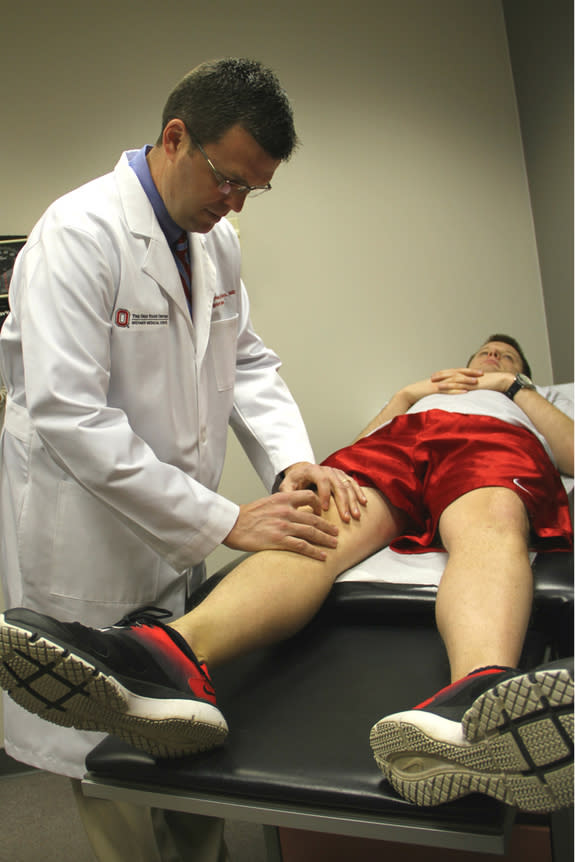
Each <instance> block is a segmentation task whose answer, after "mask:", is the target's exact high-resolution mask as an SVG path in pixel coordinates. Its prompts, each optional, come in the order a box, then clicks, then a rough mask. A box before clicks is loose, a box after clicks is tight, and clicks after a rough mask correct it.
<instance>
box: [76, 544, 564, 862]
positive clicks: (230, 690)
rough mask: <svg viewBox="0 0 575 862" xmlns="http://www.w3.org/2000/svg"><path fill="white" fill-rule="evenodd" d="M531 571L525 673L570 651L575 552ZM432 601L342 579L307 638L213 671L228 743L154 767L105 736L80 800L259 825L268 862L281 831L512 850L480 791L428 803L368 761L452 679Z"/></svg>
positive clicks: (498, 812) (556, 818)
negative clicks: (380, 736) (384, 723)
mask: <svg viewBox="0 0 575 862" xmlns="http://www.w3.org/2000/svg"><path fill="white" fill-rule="evenodd" d="M229 568H230V567H227V569H228V570H229ZM225 573H226V571H223V573H222V574H223V575H224V576H225ZM534 573H535V582H536V599H535V603H534V613H533V620H532V625H531V627H530V631H529V635H528V637H527V640H526V646H525V650H524V655H523V658H522V666H524V667H530V666H533V665H534V664H537V663H539V662H540V661H541V660H542V659H543V658H549V657H557V656H562V655H567V654H572V638H573V556H572V555H571V554H554V555H540V557H539V558H538V559H537V560H536V562H535V565H534ZM214 577H215V578H217V577H218V576H217V575H216V576H214ZM211 580H212V579H210V581H211ZM212 583H213V582H212ZM209 586H211V584H210V582H208V588H209ZM202 589H203V588H200V591H201V590H202ZM435 592H436V591H435V588H433V587H427V586H409V587H407V586H405V585H401V586H397V587H396V586H394V585H393V584H378V583H375V584H362V583H341V584H336V585H335V586H334V588H333V589H332V592H331V594H330V596H329V598H328V600H327V601H326V603H325V605H324V608H323V609H322V611H321V612H320V614H319V615H318V616H317V617H316V619H315V620H314V621H313V622H312V623H311V624H310V625H309V626H308V627H307V628H306V629H305V630H304V631H302V632H300V633H299V634H298V635H297V636H295V637H294V638H291V639H290V640H289V641H287V642H285V643H283V644H280V645H278V646H276V647H273V648H270V649H265V650H261V651H258V652H257V653H253V654H251V655H249V656H246V657H243V658H240V659H237V660H235V661H233V662H231V663H230V664H228V665H226V666H225V667H224V668H221V669H217V670H215V671H214V673H213V679H214V684H215V686H216V691H217V696H218V705H219V706H220V708H221V709H222V711H223V713H224V715H225V716H226V719H227V721H228V724H229V727H230V735H229V737H228V740H227V742H226V744H225V746H224V747H223V748H221V749H217V750H214V751H211V752H207V753H204V754H200V755H195V756H193V757H187V758H184V759H180V760H174V761H155V760H154V758H152V757H151V756H149V755H146V754H143V753H141V752H138V751H135V750H134V749H132V748H131V747H130V746H128V745H127V744H126V743H123V742H121V741H120V740H117V739H114V738H111V737H109V738H107V739H106V740H104V742H103V743H101V744H100V745H99V746H98V747H97V748H95V749H94V751H92V752H91V753H90V755H89V756H88V759H87V769H88V773H87V776H86V778H85V780H84V782H83V789H84V792H85V793H86V794H88V795H91V796H98V797H102V798H110V799H116V800H124V801H131V802H135V803H141V804H143V805H151V806H157V807H162V808H168V809H175V810H180V811H191V812H195V813H199V814H207V815H213V816H218V817H223V818H228V819H238V820H242V821H248V822H249V821H252V822H257V823H260V824H262V825H263V826H264V829H265V833H266V847H267V850H268V858H269V859H270V862H271V860H280V859H281V850H280V845H279V841H278V840H277V827H282V826H284V827H293V828H295V829H300V830H301V829H303V830H315V831H318V832H323V833H336V834H339V835H351V836H358V837H360V836H361V837H365V838H378V839H383V840H386V841H393V842H401V843H404V844H406V845H409V844H422V845H427V846H430V847H437V848H455V849H460V850H469V851H478V852H484V853H493V854H505V852H506V848H507V846H508V840H509V837H510V833H511V827H512V825H513V821H514V815H515V812H514V811H513V810H512V809H511V808H509V807H508V806H506V805H503V804H500V803H498V802H495V801H494V800H492V799H489V798H487V797H483V796H479V795H474V796H468V797H466V798H464V799H461V800H458V801H456V802H452V803H449V804H446V805H442V806H438V807H435V808H419V807H417V806H414V805H412V804H410V803H408V802H406V801H404V800H403V799H401V798H399V797H398V796H397V795H396V794H395V792H394V791H393V789H392V788H391V787H390V785H388V784H387V783H386V782H385V781H384V780H383V777H382V775H381V773H380V772H379V770H378V769H377V767H376V765H375V761H374V760H373V757H372V754H371V750H370V746H369V730H370V728H371V726H372V725H373V724H374V723H375V721H377V720H378V719H379V718H381V717H382V716H383V715H385V714H388V713H392V712H396V711H398V710H401V709H406V708H409V707H410V706H413V705H414V704H416V703H418V702H420V701H421V700H422V699H423V698H424V697H426V696H428V695H429V694H431V693H433V692H434V691H435V690H437V689H438V688H440V687H441V686H443V685H445V684H447V683H448V682H449V673H448V665H447V659H446V655H445V652H444V648H443V645H442V643H441V640H440V638H439V635H438V634H437V632H436V630H435V627H434V624H433V607H434V601H435ZM201 597H202V593H201V592H200V593H199V594H198V600H200V599H201ZM524 816H525V815H523V817H524ZM569 818H571V820H569ZM549 821H550V822H551V825H552V827H554V828H552V835H555V836H558V835H560V836H561V840H557V841H554V842H553V854H554V855H553V858H554V860H555V862H559V860H563V859H570V860H571V859H572V858H573V855H572V838H571V847H569V846H568V845H569V837H568V836H569V834H571V835H572V827H571V828H570V827H569V823H572V810H571V811H567V812H559V813H558V814H556V815H553V816H552V817H551V818H549ZM538 822H539V823H540V822H541V818H540V817H539V819H538ZM566 823H567V827H565V824H566ZM554 824H555V825H554ZM565 836H567V837H565Z"/></svg>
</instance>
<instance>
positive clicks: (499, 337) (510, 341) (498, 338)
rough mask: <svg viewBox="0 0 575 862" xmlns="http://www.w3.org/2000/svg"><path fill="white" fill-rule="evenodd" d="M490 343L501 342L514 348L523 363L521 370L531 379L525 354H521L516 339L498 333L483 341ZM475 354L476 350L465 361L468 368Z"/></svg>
mask: <svg viewBox="0 0 575 862" xmlns="http://www.w3.org/2000/svg"><path fill="white" fill-rule="evenodd" d="M490 341H501V342H502V343H503V344H509V345H510V346H511V347H513V348H515V350H516V351H517V353H518V354H519V356H520V357H521V362H522V363H523V368H522V369H521V370H522V371H523V373H524V374H526V375H527V376H528V377H531V366H530V365H529V363H528V362H527V358H526V356H525V354H524V353H523V349H522V347H521V345H520V344H519V342H518V341H517V339H515V338H513V336H511V335H502V334H501V333H500V332H498V333H495V335H490V336H489V338H486V339H485V341H484V342H483V344H489V342H490ZM483 344H482V346H483ZM479 350H481V348H479ZM476 354H477V350H476V351H475V352H474V353H472V354H471V356H470V357H469V359H468V360H467V365H468V366H469V363H470V362H471V360H472V359H473V357H474V356H475V355H476Z"/></svg>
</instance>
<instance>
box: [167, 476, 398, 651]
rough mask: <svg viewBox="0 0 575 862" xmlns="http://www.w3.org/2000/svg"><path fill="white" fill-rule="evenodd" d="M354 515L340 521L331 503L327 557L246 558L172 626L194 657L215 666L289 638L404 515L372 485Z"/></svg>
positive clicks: (277, 554) (271, 554) (274, 554)
mask: <svg viewBox="0 0 575 862" xmlns="http://www.w3.org/2000/svg"><path fill="white" fill-rule="evenodd" d="M365 493H366V496H367V499H368V502H367V505H366V506H365V507H363V508H362V513H361V518H360V520H359V521H356V520H354V519H352V520H351V522H350V523H347V524H346V523H344V522H343V521H342V520H341V519H340V518H339V515H338V513H337V510H336V508H335V506H334V505H333V504H332V505H331V506H330V509H329V511H328V512H327V513H326V515H325V517H327V518H329V519H330V520H332V521H334V522H335V523H337V525H338V527H339V535H338V546H337V548H335V549H333V550H329V549H328V550H327V559H326V560H325V561H318V560H312V559H309V558H308V557H303V556H302V555H301V554H294V553H290V552H286V551H260V552H259V553H256V554H253V555H252V556H250V557H248V558H247V559H246V560H244V561H243V562H242V563H240V565H239V566H238V567H237V568H236V569H234V570H233V571H232V572H230V574H229V575H227V577H226V578H224V580H223V581H221V583H220V584H219V585H218V586H217V587H216V588H215V589H214V590H213V592H212V593H210V594H209V595H208V596H207V598H206V599H204V601H203V602H202V603H201V604H200V605H198V607H197V608H195V609H194V610H192V611H190V613H188V614H186V615H185V616H184V617H181V618H180V619H179V620H177V621H176V622H175V623H172V624H171V625H172V626H173V627H174V628H176V629H177V630H178V631H179V632H180V634H181V635H182V636H183V637H184V638H185V639H186V641H187V642H188V644H189V645H190V646H191V648H192V649H193V651H194V652H195V654H196V656H197V657H198V659H200V660H201V661H205V662H207V664H208V666H210V667H214V666H215V665H218V664H221V663H222V662H224V661H226V660H227V659H229V658H232V657H234V656H236V655H238V654H240V653H244V652H247V651H249V650H252V649H255V648H257V647H260V646H263V645H266V644H269V643H273V642H275V641H279V640H281V639H283V638H286V637H289V636H290V635H292V634H294V633H295V632H296V631H298V630H299V629H300V628H302V626H304V625H305V624H306V623H307V622H308V621H309V620H310V619H311V618H312V617H313V616H314V614H315V613H316V612H317V611H318V609H319V608H320V606H321V604H322V602H323V601H324V599H325V597H326V596H327V594H328V592H329V590H330V588H331V586H332V584H333V582H334V580H335V579H336V577H337V576H338V575H339V574H341V572H343V571H345V570H346V569H348V568H349V567H350V566H353V565H355V564H356V563H358V562H360V561H361V560H363V559H364V558H365V557H367V556H369V555H370V554H372V553H374V552H375V551H377V550H379V549H380V548H383V547H385V546H386V545H387V544H389V542H390V541H392V539H394V538H395V537H396V536H398V535H399V534H400V533H401V529H402V524H403V519H404V516H403V514H402V513H401V512H399V510H397V509H394V508H393V507H392V506H391V505H390V504H389V502H388V501H387V500H385V498H384V497H383V496H382V495H381V494H380V493H379V492H378V491H376V490H374V489H372V488H365Z"/></svg>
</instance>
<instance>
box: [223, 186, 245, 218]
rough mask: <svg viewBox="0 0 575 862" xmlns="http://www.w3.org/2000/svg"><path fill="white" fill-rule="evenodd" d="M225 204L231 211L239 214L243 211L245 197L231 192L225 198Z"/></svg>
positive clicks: (240, 193) (239, 193)
mask: <svg viewBox="0 0 575 862" xmlns="http://www.w3.org/2000/svg"><path fill="white" fill-rule="evenodd" d="M225 199H226V203H227V205H228V206H229V208H230V209H231V210H233V211H234V212H235V213H239V212H241V211H242V210H243V208H244V204H245V202H246V195H245V194H243V193H242V192H234V191H233V190H232V191H231V192H230V193H229V194H227V195H226V196H225Z"/></svg>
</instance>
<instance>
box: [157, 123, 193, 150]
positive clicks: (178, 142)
mask: <svg viewBox="0 0 575 862" xmlns="http://www.w3.org/2000/svg"><path fill="white" fill-rule="evenodd" d="M190 144H191V140H190V136H189V134H188V130H187V129H186V126H185V123H184V121H183V120H180V119H178V118H177V117H176V118H174V119H173V120H170V121H169V122H168V123H166V125H165V127H164V131H163V132H162V145H163V147H164V150H165V151H166V153H167V154H168V155H171V156H173V155H175V154H176V152H177V150H179V149H180V147H182V146H184V147H186V149H188V148H189V146H190Z"/></svg>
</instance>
